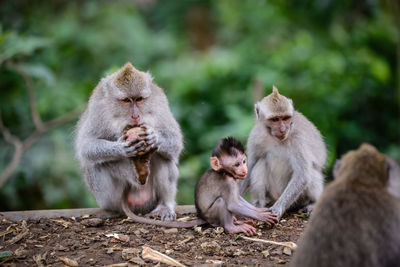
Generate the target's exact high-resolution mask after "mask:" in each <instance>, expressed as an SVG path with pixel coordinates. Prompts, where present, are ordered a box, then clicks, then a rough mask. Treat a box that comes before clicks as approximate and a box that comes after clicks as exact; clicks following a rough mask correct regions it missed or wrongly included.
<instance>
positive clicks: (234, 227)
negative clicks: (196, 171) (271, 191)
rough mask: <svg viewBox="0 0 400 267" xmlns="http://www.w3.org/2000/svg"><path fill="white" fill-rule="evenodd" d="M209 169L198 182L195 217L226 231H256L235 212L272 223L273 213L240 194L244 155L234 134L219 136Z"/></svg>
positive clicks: (245, 159) (245, 162)
mask: <svg viewBox="0 0 400 267" xmlns="http://www.w3.org/2000/svg"><path fill="white" fill-rule="evenodd" d="M210 164H211V168H212V169H210V170H208V171H207V172H206V173H205V174H204V175H203V176H202V177H201V178H200V180H199V181H198V182H197V185H196V189H195V204H196V209H197V213H198V216H199V217H200V218H202V219H203V220H205V221H207V222H208V223H210V224H211V225H213V226H223V227H224V228H225V231H227V232H228V233H241V232H243V233H245V234H246V235H254V234H256V229H255V228H254V227H253V226H252V225H249V224H248V223H247V222H243V221H239V220H237V219H236V218H235V217H234V215H241V216H245V217H250V218H253V219H256V220H260V221H264V222H265V223H267V224H268V225H273V224H275V223H276V222H278V220H277V219H276V215H275V214H272V213H270V212H268V211H267V209H261V208H257V207H254V206H253V205H251V204H250V203H248V202H247V201H246V200H245V199H244V198H242V197H241V196H240V194H239V184H238V181H240V180H242V179H245V178H246V175H247V157H246V154H245V152H244V147H243V145H242V144H241V143H240V142H239V141H237V140H235V139H234V138H233V137H228V138H224V139H222V140H221V141H220V142H219V143H218V144H217V146H216V147H215V149H214V151H213V153H212V157H211V158H210Z"/></svg>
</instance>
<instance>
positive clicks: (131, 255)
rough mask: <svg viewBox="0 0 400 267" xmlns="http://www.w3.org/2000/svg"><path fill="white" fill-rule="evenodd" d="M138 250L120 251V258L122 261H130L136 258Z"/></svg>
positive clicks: (126, 249)
mask: <svg viewBox="0 0 400 267" xmlns="http://www.w3.org/2000/svg"><path fill="white" fill-rule="evenodd" d="M139 253H140V250H139V249H138V248H125V249H123V250H122V258H123V259H124V260H130V259H132V258H135V257H138V256H139Z"/></svg>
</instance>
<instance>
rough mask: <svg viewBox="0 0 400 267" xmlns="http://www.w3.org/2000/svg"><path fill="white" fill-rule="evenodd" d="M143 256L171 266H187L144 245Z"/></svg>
mask: <svg viewBox="0 0 400 267" xmlns="http://www.w3.org/2000/svg"><path fill="white" fill-rule="evenodd" d="M142 258H143V259H149V260H153V261H157V262H162V263H165V264H168V265H171V266H177V267H185V265H183V264H182V263H180V262H178V261H176V260H174V259H173V258H171V257H169V256H167V255H165V254H162V253H161V252H158V251H156V250H154V249H151V248H149V247H143V251H142Z"/></svg>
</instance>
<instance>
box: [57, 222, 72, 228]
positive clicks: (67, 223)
mask: <svg viewBox="0 0 400 267" xmlns="http://www.w3.org/2000/svg"><path fill="white" fill-rule="evenodd" d="M52 221H53V222H56V223H59V224H61V225H62V226H64V227H65V228H68V226H70V225H71V224H72V223H70V222H67V221H65V220H52Z"/></svg>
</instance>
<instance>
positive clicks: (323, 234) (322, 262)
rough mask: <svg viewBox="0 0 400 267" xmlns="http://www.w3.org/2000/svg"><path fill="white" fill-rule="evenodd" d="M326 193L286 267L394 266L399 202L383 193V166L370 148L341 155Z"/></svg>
mask: <svg viewBox="0 0 400 267" xmlns="http://www.w3.org/2000/svg"><path fill="white" fill-rule="evenodd" d="M337 175H338V178H337V179H336V180H335V181H333V182H332V183H331V184H330V185H329V186H327V187H326V189H325V191H324V193H323V195H322V198H321V200H320V201H319V202H317V205H316V206H315V208H314V211H313V217H312V218H311V221H310V223H309V224H308V225H307V228H306V230H305V232H304V234H303V235H302V237H301V239H300V242H299V248H298V250H296V253H295V256H294V259H293V261H292V263H291V266H300V267H301V266H304V267H305V266H307V267H313V266H315V267H316V266H326V267H329V266H344V267H346V266H349V267H350V266H363V267H373V266H399V264H400V231H399V225H400V201H399V199H396V198H395V197H393V196H392V195H391V194H389V192H388V191H387V187H386V186H387V184H386V183H387V181H388V172H387V162H386V158H385V156H384V155H382V154H381V153H379V152H378V151H377V150H376V149H375V148H374V147H373V146H371V145H367V144H364V145H362V146H361V147H360V148H359V149H358V150H356V151H351V152H349V153H347V154H346V155H345V156H344V157H343V159H342V162H341V165H340V166H339V169H338V172H337Z"/></svg>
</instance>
